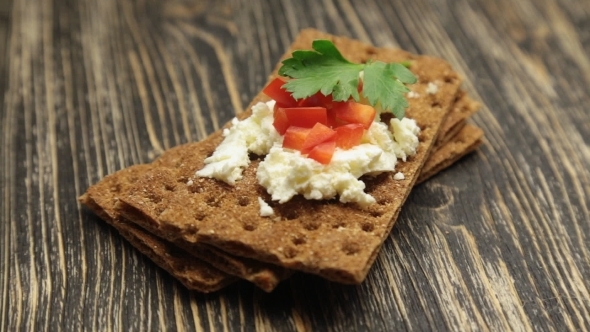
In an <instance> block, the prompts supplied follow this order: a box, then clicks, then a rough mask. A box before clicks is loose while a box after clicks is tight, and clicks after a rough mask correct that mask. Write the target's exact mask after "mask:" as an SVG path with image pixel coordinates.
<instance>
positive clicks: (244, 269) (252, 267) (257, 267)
mask: <svg viewBox="0 0 590 332" xmlns="http://www.w3.org/2000/svg"><path fill="white" fill-rule="evenodd" d="M463 98H467V95H465V94H463V95H462V96H461V98H460V99H463ZM460 99H459V100H458V101H457V102H456V103H461V101H460ZM462 104H463V105H465V104H466V103H462ZM446 121H447V122H448V121H449V119H447V120H446ZM445 124H446V122H445ZM444 128H450V127H449V126H445V125H443V129H441V130H445V129H444ZM441 135H442V136H445V135H446V133H445V132H441ZM451 143H452V142H451ZM194 144H195V143H189V144H186V145H184V146H178V147H175V148H173V149H170V150H168V151H166V152H165V153H164V154H163V155H162V156H160V158H158V159H156V161H155V162H154V165H159V166H174V165H175V164H176V162H177V161H178V160H179V157H180V156H181V155H183V154H185V153H190V151H191V150H192V149H194V146H193V145H194ZM441 148H444V146H443V147H436V149H435V150H434V151H433V152H432V154H431V155H430V157H429V158H428V160H427V161H426V163H425V165H424V168H423V170H422V173H423V174H431V175H432V174H435V173H436V172H438V171H440V170H441V169H442V168H444V167H437V169H436V170H431V169H430V167H435V166H440V165H443V164H444V166H447V167H448V166H449V165H450V164H448V163H444V158H453V160H455V159H457V158H456V156H457V153H459V154H461V151H457V149H455V150H454V154H452V155H449V154H445V152H444V149H442V150H443V151H441ZM459 148H460V147H459ZM441 153H442V155H441ZM465 153H467V152H465ZM430 160H437V163H432V162H429V161H430ZM152 167H153V165H138V166H133V167H131V168H129V169H127V170H125V171H121V172H117V173H115V174H113V175H111V176H110V177H108V178H106V179H105V180H104V183H103V184H102V185H100V184H99V185H97V186H95V187H94V188H93V189H92V190H90V191H89V193H94V194H96V191H101V193H102V194H103V195H101V196H99V197H101V198H102V200H101V199H99V201H100V202H101V203H102V205H103V207H104V209H103V208H102V207H101V206H99V205H98V204H96V202H95V201H94V200H92V199H91V198H90V197H89V194H88V193H87V194H85V195H84V196H83V197H82V198H81V201H82V203H84V204H85V205H88V206H89V207H90V208H91V209H93V210H94V212H95V213H97V214H98V215H99V216H100V217H101V218H103V219H105V220H106V221H107V222H108V223H110V224H112V225H113V226H114V227H115V228H117V229H118V230H119V232H120V233H122V234H123V235H124V236H125V238H127V239H128V240H129V241H130V242H131V244H132V245H133V246H135V247H137V248H138V249H139V250H140V251H141V252H143V253H145V254H146V255H147V256H148V257H149V258H151V259H152V260H153V261H155V262H156V263H157V264H158V265H159V266H166V270H167V271H168V272H169V273H170V274H172V275H173V276H174V277H176V278H177V279H179V280H180V281H181V282H182V283H183V284H185V285H187V287H188V288H190V289H198V288H197V286H195V285H194V284H195V283H194V282H192V281H191V280H198V279H199V276H200V275H202V274H203V273H202V272H200V265H201V264H202V263H201V262H200V261H198V260H197V263H196V264H193V263H192V260H186V259H184V257H186V255H187V254H189V253H190V254H192V255H193V256H196V257H197V258H199V257H201V258H207V260H208V261H212V260H213V261H214V264H213V265H214V266H216V267H220V268H221V270H222V271H225V272H228V273H230V274H232V275H236V276H239V277H241V278H243V279H246V280H248V281H251V282H253V283H254V284H256V285H257V286H258V287H260V288H262V289H263V290H265V291H267V292H268V291H272V290H273V289H274V287H276V285H278V283H279V282H280V280H282V279H284V278H286V277H287V276H289V275H290V274H291V272H292V271H290V270H287V269H283V268H280V267H278V266H274V265H272V264H266V263H262V262H258V261H252V260H249V259H246V258H242V257H235V256H233V255H230V254H227V253H225V252H223V251H221V250H219V249H217V248H211V247H210V246H207V245H203V244H199V245H194V244H190V243H187V242H184V243H178V245H180V246H181V247H184V248H185V249H186V252H182V250H183V249H180V248H178V247H177V246H176V245H173V244H171V243H170V242H167V241H165V240H161V239H159V238H157V237H154V235H152V234H151V233H149V232H147V231H145V230H144V229H142V228H139V227H137V226H135V225H134V224H131V223H129V222H128V221H126V220H124V219H122V218H121V217H120V216H118V215H117V213H116V211H114V210H113V204H108V201H107V200H105V198H106V197H109V195H108V193H109V192H110V195H111V196H113V197H111V198H113V199H114V198H115V197H116V196H118V195H120V194H122V193H125V191H126V190H127V188H129V185H130V184H131V183H132V182H133V181H134V178H136V177H138V176H139V174H140V173H142V172H145V171H147V170H149V169H151V168H152ZM131 175H132V176H131ZM101 182H103V181H101ZM110 183H115V184H116V185H115V186H110V188H107V189H105V188H103V187H107V186H108V184H110ZM121 183H122V184H123V185H121ZM111 202H115V200H112V201H111ZM105 210H106V211H105ZM113 219H115V221H113ZM121 219H122V220H121ZM119 220H120V221H119ZM156 235H157V233H156ZM154 248H155V250H154ZM171 253H175V254H173V255H171ZM180 260H182V261H183V262H184V264H185V265H186V268H183V269H177V268H175V267H176V266H179V264H178V263H179V261H180Z"/></svg>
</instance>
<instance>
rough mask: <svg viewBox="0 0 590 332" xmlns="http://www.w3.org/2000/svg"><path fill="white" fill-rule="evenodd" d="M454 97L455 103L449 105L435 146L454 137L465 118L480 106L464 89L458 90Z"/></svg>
mask: <svg viewBox="0 0 590 332" xmlns="http://www.w3.org/2000/svg"><path fill="white" fill-rule="evenodd" d="M455 99H456V102H455V104H454V105H453V107H451V111H450V112H449V115H448V116H447V119H446V120H445V122H444V123H443V125H442V127H441V128H440V135H439V136H438V138H437V140H436V143H435V144H434V146H435V147H440V146H442V145H443V144H445V143H446V142H448V141H449V140H450V139H451V138H453V137H455V136H456V135H457V133H459V131H461V129H462V128H463V127H464V126H465V124H467V119H468V118H469V117H471V116H472V115H473V114H474V113H476V112H477V110H478V109H479V107H480V104H479V103H478V102H476V101H475V100H473V99H471V98H470V97H469V96H468V95H467V93H466V92H465V91H464V90H459V93H457V96H456V97H455Z"/></svg>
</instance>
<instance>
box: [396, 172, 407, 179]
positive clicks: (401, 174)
mask: <svg viewBox="0 0 590 332" xmlns="http://www.w3.org/2000/svg"><path fill="white" fill-rule="evenodd" d="M405 178H406V176H405V175H404V173H402V172H397V173H395V175H394V176H393V179H394V180H403V179H405Z"/></svg>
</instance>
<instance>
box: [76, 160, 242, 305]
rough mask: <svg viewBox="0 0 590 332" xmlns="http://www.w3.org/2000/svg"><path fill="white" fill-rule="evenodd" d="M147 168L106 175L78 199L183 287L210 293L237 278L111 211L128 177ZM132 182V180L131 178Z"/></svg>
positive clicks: (128, 169) (136, 167)
mask: <svg viewBox="0 0 590 332" xmlns="http://www.w3.org/2000/svg"><path fill="white" fill-rule="evenodd" d="M148 169H149V166H148V165H137V166H132V167H129V168H126V169H124V170H121V171H119V172H117V173H115V174H113V175H110V176H107V177H105V178H104V179H103V180H102V181H100V182H99V183H97V184H96V185H94V186H92V187H90V188H89V189H88V191H87V192H86V193H85V194H84V195H82V196H81V197H80V202H81V203H82V204H84V205H86V206H87V207H89V208H90V209H92V210H93V211H94V212H95V213H96V214H97V215H98V216H99V217H100V218H101V219H103V220H104V221H105V222H107V223H108V224H110V225H112V226H113V227H115V228H116V229H117V230H118V231H119V233H120V234H121V235H122V236H123V237H124V238H125V239H126V240H127V241H129V242H130V243H131V244H132V245H133V246H134V247H135V248H137V249H138V250H139V251H140V252H141V253H143V254H144V255H146V256H148V257H149V258H150V259H151V260H152V261H154V262H155V263H156V264H157V265H159V266H160V267H161V268H163V269H164V270H166V271H168V273H170V274H171V275H173V276H174V277H175V278H176V279H178V280H179V281H180V282H181V283H182V284H183V285H184V286H185V287H186V288H188V289H192V290H197V291H200V292H205V293H208V292H213V291H216V290H219V289H221V288H223V287H225V286H226V285H228V284H230V283H232V282H234V281H235V280H237V279H236V278H235V277H233V276H230V275H228V274H226V273H224V272H221V271H219V270H218V269H216V268H214V267H213V266H211V265H209V264H207V263H205V262H204V261H202V260H200V259H198V258H196V257H195V256H193V255H189V254H188V253H186V252H184V251H182V250H179V249H178V248H177V247H176V246H175V245H173V244H172V243H169V242H167V241H164V240H162V239H160V238H158V237H156V236H154V235H152V234H150V233H148V232H146V231H144V230H142V229H141V228H139V227H137V226H136V225H135V224H133V223H129V222H126V221H125V219H123V218H120V217H119V216H118V215H117V214H116V213H115V211H114V205H115V202H116V201H117V195H118V193H120V192H124V191H125V189H126V188H128V187H129V183H130V181H129V179H133V178H134V177H137V176H139V174H141V173H143V172H145V171H146V170H148ZM131 182H132V181H131Z"/></svg>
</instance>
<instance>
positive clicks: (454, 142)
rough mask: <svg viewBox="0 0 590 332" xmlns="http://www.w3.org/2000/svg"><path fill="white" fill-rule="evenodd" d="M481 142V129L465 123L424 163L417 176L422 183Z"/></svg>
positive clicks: (471, 150)
mask: <svg viewBox="0 0 590 332" xmlns="http://www.w3.org/2000/svg"><path fill="white" fill-rule="evenodd" d="M482 143H483V131H482V130H481V129H480V128H478V127H476V126H474V125H471V124H466V125H465V126H464V127H463V128H462V129H461V131H459V133H457V134H456V135H455V136H453V137H452V138H451V139H449V140H448V141H447V142H446V143H445V144H444V145H443V146H441V147H440V148H438V149H437V151H436V153H433V154H432V155H431V156H430V158H428V160H427V161H426V163H425V164H424V169H423V172H422V173H421V174H420V176H419V177H418V183H422V182H424V181H426V180H427V179H429V178H430V177H432V176H434V175H435V174H437V173H438V172H440V171H442V170H443V169H445V168H447V167H449V166H451V165H452V164H453V163H455V162H456V161H457V160H459V159H461V158H462V157H464V156H465V155H467V154H469V153H471V152H473V151H475V150H476V149H477V148H478V147H479V146H480V145H481V144H482Z"/></svg>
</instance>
